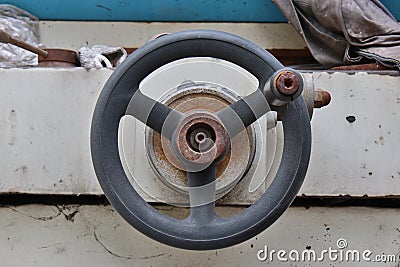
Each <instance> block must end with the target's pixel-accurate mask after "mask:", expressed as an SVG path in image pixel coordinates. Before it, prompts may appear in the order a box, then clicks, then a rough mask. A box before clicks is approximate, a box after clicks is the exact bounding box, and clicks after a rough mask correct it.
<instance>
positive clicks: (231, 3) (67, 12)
mask: <svg viewBox="0 0 400 267" xmlns="http://www.w3.org/2000/svg"><path fill="white" fill-rule="evenodd" d="M382 2H383V3H384V4H385V5H386V6H387V7H388V8H389V9H390V10H391V12H392V13H393V14H394V15H395V16H396V17H397V19H398V20H400V1H398V0H382ZM0 3H2V4H13V5H16V6H18V7H20V8H22V9H25V10H27V11H29V12H30V13H32V14H34V15H35V16H37V17H39V18H40V19H42V20H97V21H188V22H192V21H220V22H222V21H227V22H286V19H285V17H284V16H283V15H282V13H281V12H280V11H279V9H278V8H277V7H276V6H275V5H274V4H273V3H272V0H147V1H146V0H118V1H114V0H35V1H32V0H0Z"/></svg>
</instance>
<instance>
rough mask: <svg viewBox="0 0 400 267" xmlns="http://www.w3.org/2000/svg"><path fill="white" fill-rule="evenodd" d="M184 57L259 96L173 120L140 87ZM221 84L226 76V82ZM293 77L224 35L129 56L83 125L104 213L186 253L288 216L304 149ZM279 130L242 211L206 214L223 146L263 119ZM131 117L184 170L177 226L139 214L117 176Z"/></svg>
mask: <svg viewBox="0 0 400 267" xmlns="http://www.w3.org/2000/svg"><path fill="white" fill-rule="evenodd" d="M189 57H213V58H218V59H223V60H226V61H229V62H232V63H234V64H236V65H238V66H240V67H242V68H244V69H246V70H247V71H249V72H250V73H251V74H253V75H254V76H255V77H256V78H257V79H258V82H259V86H258V87H259V89H258V90H256V91H255V92H253V93H252V94H250V95H248V96H246V97H244V98H242V99H240V100H239V101H237V102H235V103H233V104H231V105H230V106H229V107H227V108H224V109H222V110H219V111H218V112H214V113H211V112H207V111H200V112H191V113H187V114H183V113H181V112H179V111H177V110H174V109H171V108H170V107H168V106H166V105H164V104H162V103H160V102H157V101H155V100H153V99H151V98H149V97H147V96H146V95H144V94H143V93H142V92H141V91H140V90H139V89H138V88H139V84H140V82H141V81H142V80H143V79H144V78H145V77H147V76H148V75H149V74H150V73H151V72H153V71H154V70H156V69H157V68H159V67H161V66H163V65H165V64H167V63H170V62H173V61H176V60H179V59H183V58H189ZM227 79H229V77H227ZM302 88H303V80H302V77H301V75H300V74H299V73H297V72H296V71H294V70H292V69H287V68H284V67H283V66H282V65H281V64H280V62H278V61H277V60H276V59H275V58H274V57H273V56H272V55H270V54H269V53H268V52H266V51H265V50H264V49H262V48H260V47H258V46H257V45H255V44H253V43H252V42H250V41H247V40H245V39H243V38H240V37H238V36H235V35H231V34H228V33H224V32H218V31H208V30H196V31H185V32H178V33H173V34H169V35H166V36H162V37H160V38H158V39H156V40H154V41H151V42H149V43H148V44H146V45H144V46H143V47H141V48H139V49H138V50H136V51H135V52H134V53H133V54H132V55H131V56H129V57H128V58H127V59H126V60H125V62H124V63H123V64H121V65H120V66H119V67H118V68H117V69H116V70H115V71H114V73H113V74H112V75H111V77H110V78H109V80H108V81H107V83H106V85H105V86H104V88H103V91H102V92H101V94H100V96H99V99H98V102H97V105H96V108H95V111H94V115H93V120H92V128H91V152H92V159H93V164H94V168H95V171H96V174H97V177H98V180H99V182H100V185H101V187H102V189H103V191H104V193H105V195H106V197H107V198H108V200H109V201H110V203H111V204H112V205H113V206H114V208H115V209H116V210H117V211H118V212H119V213H120V214H121V215H122V217H123V218H124V219H125V220H126V221H128V222H129V223H130V224H131V225H132V226H134V227H135V228H136V229H138V230H139V231H141V232H142V233H144V234H145V235H147V236H149V237H151V238H153V239H155V240H158V241H160V242H162V243H165V244H168V245H171V246H174V247H179V248H184V249H192V250H209V249H217V248H223V247H228V246H232V245H234V244H238V243H240V242H243V241H245V240H247V239H249V238H251V237H253V236H255V235H257V234H258V233H260V232H262V231H263V230H265V229H266V228H267V227H269V226H270V225H271V224H272V223H274V222H275V221H276V220H277V219H278V217H279V216H281V215H282V213H283V212H284V211H285V210H286V209H287V208H288V207H289V205H290V204H291V202H292V201H293V199H294V198H295V196H296V194H297V192H298V191H299V189H300V186H301V185H302V183H303V180H304V177H305V174H306V171H307V167H308V162H309V158H310V149H311V131H310V121H309V115H308V111H307V108H306V105H305V102H304V100H303V98H302V96H301V91H302ZM271 110H272V111H277V112H278V116H279V117H280V118H281V120H282V124H283V129H284V148H283V154H282V158H281V163H280V166H279V169H278V171H277V174H276V177H275V178H274V179H273V181H272V183H271V184H270V186H269V187H268V188H267V190H266V191H265V193H264V194H263V195H262V196H261V197H260V198H259V199H258V200H257V201H256V202H255V203H254V204H252V205H251V206H250V207H248V208H246V209H244V210H243V211H242V212H241V213H239V214H236V215H234V216H232V217H229V218H220V217H218V216H217V215H216V213H215V201H214V194H215V192H214V191H213V190H215V179H216V165H217V163H218V162H219V161H220V160H221V159H223V158H224V157H225V155H226V151H227V149H228V148H229V140H230V139H232V138H233V137H234V136H236V135H237V134H238V133H240V132H241V131H242V130H244V129H245V127H247V126H249V125H251V124H252V123H254V122H255V121H256V120H257V119H258V118H260V117H261V116H263V115H264V114H266V113H267V112H270V111H271ZM125 115H131V116H134V117H135V118H136V119H138V120H140V121H141V122H143V123H145V124H146V125H147V126H148V127H150V128H152V129H153V130H154V131H156V132H158V133H160V134H161V135H162V136H163V138H165V139H167V140H169V142H171V145H172V148H173V152H174V154H175V156H176V158H177V159H178V161H179V167H180V168H182V169H183V170H185V171H187V179H188V185H189V199H190V206H191V210H190V215H189V216H188V217H187V218H186V219H184V220H179V219H175V218H172V217H169V216H167V215H164V214H162V213H160V212H159V211H157V210H156V209H154V208H153V207H152V206H151V205H149V204H148V203H147V202H146V201H145V200H144V199H143V198H142V197H141V196H140V195H139V194H138V193H137V192H136V190H135V189H134V187H133V186H132V184H131V183H130V181H129V180H128V177H127V175H126V173H125V172H124V169H123V166H122V163H121V159H120V155H119V151H118V129H119V122H120V120H121V118H122V117H123V116H125Z"/></svg>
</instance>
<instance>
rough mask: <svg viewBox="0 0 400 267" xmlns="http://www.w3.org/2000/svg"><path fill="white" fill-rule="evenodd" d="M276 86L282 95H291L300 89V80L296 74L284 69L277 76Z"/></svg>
mask: <svg viewBox="0 0 400 267" xmlns="http://www.w3.org/2000/svg"><path fill="white" fill-rule="evenodd" d="M275 86H276V89H277V90H278V91H279V93H281V94H282V95H285V96H291V95H294V94H295V93H296V92H297V90H299V86H300V80H299V77H298V76H297V75H296V74H294V73H292V72H289V71H284V72H282V73H280V74H278V77H276V79H275Z"/></svg>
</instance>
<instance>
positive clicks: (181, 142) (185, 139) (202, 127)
mask: <svg viewBox="0 0 400 267" xmlns="http://www.w3.org/2000/svg"><path fill="white" fill-rule="evenodd" d="M176 134H177V135H176V139H175V140H176V141H175V145H176V148H177V150H176V151H177V152H178V153H179V154H180V155H181V156H183V158H184V159H185V160H188V161H191V162H195V163H207V162H213V161H214V160H216V159H219V158H221V156H222V155H224V152H225V151H226V150H227V148H228V146H229V136H228V133H227V132H226V130H225V128H224V127H223V126H222V124H221V123H220V122H219V119H218V118H217V117H215V116H214V115H213V114H211V113H207V112H198V113H193V114H191V115H188V116H187V117H186V118H184V119H183V120H182V121H181V123H180V125H179V126H178V128H177V131H176Z"/></svg>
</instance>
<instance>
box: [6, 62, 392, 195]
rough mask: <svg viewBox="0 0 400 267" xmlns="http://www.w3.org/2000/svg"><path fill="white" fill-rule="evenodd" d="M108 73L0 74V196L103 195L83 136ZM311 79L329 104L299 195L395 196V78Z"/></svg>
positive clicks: (318, 117)
mask: <svg viewBox="0 0 400 267" xmlns="http://www.w3.org/2000/svg"><path fill="white" fill-rule="evenodd" d="M110 74H111V71H110V70H107V69H103V70H91V71H86V70H84V69H82V68H74V69H51V70H50V69H39V68H37V69H1V70H0V75H1V77H2V82H1V84H0V92H1V94H2V101H1V102H0V114H2V115H1V116H0V131H1V132H2V133H4V134H2V135H1V137H0V146H1V147H2V149H1V151H0V156H1V158H2V160H1V161H0V192H1V193H9V192H20V193H39V194H74V195H75V194H101V193H102V191H101V190H100V187H99V185H98V183H97V180H96V177H95V175H94V172H93V168H92V163H91V159H90V152H89V151H90V150H89V132H90V123H91V117H92V112H93V108H94V104H95V102H96V100H97V97H98V94H99V92H100V90H101V88H102V86H103V84H104V82H105V80H106V79H107V78H108V76H109V75H110ZM313 76H314V81H315V83H316V88H323V89H327V90H329V92H330V93H331V96H332V102H331V103H330V104H329V105H328V106H327V107H324V108H322V109H319V110H316V111H315V112H314V115H313V119H312V122H311V125H312V131H313V146H312V153H311V163H310V167H309V170H308V173H307V176H306V179H305V183H304V185H303V187H302V189H301V191H300V194H301V195H302V194H304V195H307V196H339V195H350V196H358V197H361V196H364V195H367V196H370V197H382V196H391V195H392V196H400V189H399V188H400V168H399V165H398V158H400V155H399V153H400V144H399V142H398V140H399V139H400V126H399V125H400V117H399V113H398V108H399V106H400V88H399V87H400V82H399V81H400V77H393V76H383V75H373V74H366V73H357V74H353V75H350V74H345V73H325V72H321V73H314V74H313ZM278 125H279V124H278ZM278 137H279V135H278ZM278 139H279V138H278ZM278 143H279V142H278ZM44 144H45V145H44ZM143 149H144V148H143ZM143 155H144V154H143ZM149 168H150V167H149ZM238 199H239V200H236V203H238V202H239V203H240V202H242V203H244V202H245V199H241V200H240V198H238ZM234 202H235V201H233V202H232V203H234Z"/></svg>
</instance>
